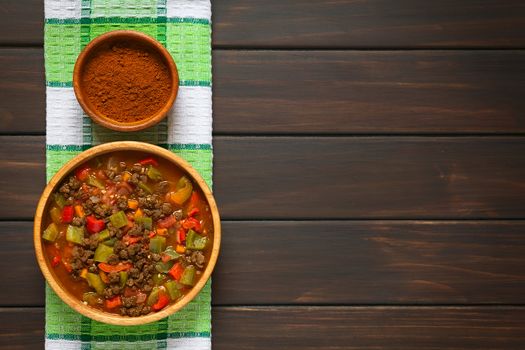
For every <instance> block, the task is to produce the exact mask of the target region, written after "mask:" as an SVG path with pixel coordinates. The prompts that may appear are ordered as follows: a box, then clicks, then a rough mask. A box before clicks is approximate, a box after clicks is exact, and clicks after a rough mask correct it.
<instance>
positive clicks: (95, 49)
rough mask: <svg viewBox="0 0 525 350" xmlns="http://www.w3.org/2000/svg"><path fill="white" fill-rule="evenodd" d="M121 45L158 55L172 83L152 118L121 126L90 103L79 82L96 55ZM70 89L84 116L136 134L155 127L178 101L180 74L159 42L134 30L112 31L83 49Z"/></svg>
mask: <svg viewBox="0 0 525 350" xmlns="http://www.w3.org/2000/svg"><path fill="white" fill-rule="evenodd" d="M121 42H126V43H132V44H136V45H140V46H142V47H145V48H147V49H148V50H152V51H153V52H155V53H157V54H158V55H159V57H160V59H161V60H162V61H163V63H164V64H165V65H166V67H167V68H168V72H169V75H170V80H171V92H170V95H169V98H168V100H167V101H166V103H165V104H164V106H163V107H162V108H161V109H159V110H158V111H157V112H156V113H154V114H152V115H151V116H148V117H147V118H145V119H143V120H140V121H137V122H132V123H121V122H118V121H116V120H113V119H110V118H109V117H107V116H104V115H102V114H101V113H100V112H99V111H97V109H96V108H95V107H94V106H93V105H92V104H91V102H90V101H89V99H88V97H87V96H86V93H85V87H84V86H83V83H82V75H83V74H84V70H85V67H86V65H87V63H88V62H89V61H90V60H91V59H92V58H93V57H94V56H95V55H96V54H97V53H99V52H101V51H103V50H111V48H112V47H113V45H114V44H115V43H121ZM73 89H74V91H75V95H76V97H77V99H78V102H79V103H80V106H81V107H82V109H83V110H84V112H86V114H87V115H89V116H90V117H91V119H93V121H95V122H96V123H98V124H100V125H102V126H104V127H106V128H109V129H112V130H116V131H137V130H142V129H145V128H148V127H150V126H152V125H155V124H156V123H158V122H160V121H161V120H162V119H163V118H164V117H166V115H167V113H168V112H169V110H170V109H171V107H172V106H173V103H174V102H175V99H176V98H177V92H178V90H179V73H178V71H177V66H176V65H175V62H174V61H173V58H172V57H171V55H170V53H169V52H168V51H167V50H166V48H164V46H162V44H160V43H159V42H158V41H156V40H155V39H153V38H151V37H150V36H148V35H146V34H143V33H140V32H136V31H133V30H115V31H112V32H108V33H106V34H102V35H100V36H98V37H96V38H95V39H94V40H92V41H91V42H90V43H89V44H88V45H87V46H86V47H85V48H84V50H82V52H81V53H80V55H79V56H78V58H77V61H76V63H75V68H74V71H73Z"/></svg>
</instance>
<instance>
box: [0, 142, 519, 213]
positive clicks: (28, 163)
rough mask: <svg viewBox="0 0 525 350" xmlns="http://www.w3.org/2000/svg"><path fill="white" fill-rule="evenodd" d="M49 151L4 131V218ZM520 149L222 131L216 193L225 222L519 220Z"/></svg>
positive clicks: (18, 204)
mask: <svg viewBox="0 0 525 350" xmlns="http://www.w3.org/2000/svg"><path fill="white" fill-rule="evenodd" d="M43 148H44V137H42V136H26V137H21V136H2V137H0V159H3V160H4V166H3V167H0V188H1V190H0V200H1V202H2V203H9V205H6V206H2V207H1V208H0V219H2V218H3V219H7V218H16V219H27V218H30V217H32V216H33V214H34V209H35V206H36V203H37V200H38V198H39V194H40V193H41V191H42V188H43V185H44V161H45V157H44V155H43ZM523 154H525V138H523V137H216V138H215V139H214V155H215V156H214V164H215V169H214V171H215V173H214V184H215V186H214V190H215V195H216V198H217V201H218V203H219V206H220V209H221V214H222V217H223V218H224V219H288V220H289V219H401V218H405V219H477V218H494V219H508V218H523V217H524V216H523V213H524V212H525V202H524V201H523V198H524V197H525V187H524V186H523V179H524V178H525V158H524V157H523V156H522V155H523ZM13 179H16V182H15V181H13ZM327 200H328V201H329V202H328V203H327Z"/></svg>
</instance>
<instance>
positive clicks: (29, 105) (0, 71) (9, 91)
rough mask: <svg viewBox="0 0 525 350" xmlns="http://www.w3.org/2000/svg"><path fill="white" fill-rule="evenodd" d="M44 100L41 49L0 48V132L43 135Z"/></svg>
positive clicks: (42, 53)
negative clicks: (37, 133)
mask: <svg viewBox="0 0 525 350" xmlns="http://www.w3.org/2000/svg"><path fill="white" fill-rule="evenodd" d="M1 6H2V5H0V7H1ZM0 23H2V21H0ZM2 24H3V23H2ZM2 24H0V26H1V25H2ZM0 33H3V31H2V30H1V29H0ZM45 101H46V96H45V82H44V52H43V51H42V49H28V48H25V49H0V133H35V132H39V133H44V132H45V125H46V124H45V121H46V119H45V118H46V116H45V113H46V105H45Z"/></svg>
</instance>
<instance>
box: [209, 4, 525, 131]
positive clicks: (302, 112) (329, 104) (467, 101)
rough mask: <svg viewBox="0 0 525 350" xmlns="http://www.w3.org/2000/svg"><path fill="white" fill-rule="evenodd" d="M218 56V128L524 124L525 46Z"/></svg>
mask: <svg viewBox="0 0 525 350" xmlns="http://www.w3.org/2000/svg"><path fill="white" fill-rule="evenodd" d="M392 4H394V3H392ZM213 58H214V130H215V132H217V133H223V134H236V133H249V134H269V133H271V134H283V133H286V134H297V133H312V134H322V133H328V134H345V133H353V134H356V133H357V134H359V133H366V134H392V133H438V134H439V133H465V132H467V133H498V132H511V133H523V132H525V116H524V113H523V111H524V110H525V101H524V99H523V98H521V95H522V90H523V89H522V87H523V84H524V83H525V66H524V65H523V61H524V60H525V52H522V51H504V52H503V51H471V52H469V51H459V52H457V51H384V52H378V51H375V52H374V51H361V52H359V51H328V52H326V51H325V52H323V51H307V52H306V51H298V52H296V51H283V52H281V51H280V52H275V51H240V52H239V51H215V53H214V56H213Z"/></svg>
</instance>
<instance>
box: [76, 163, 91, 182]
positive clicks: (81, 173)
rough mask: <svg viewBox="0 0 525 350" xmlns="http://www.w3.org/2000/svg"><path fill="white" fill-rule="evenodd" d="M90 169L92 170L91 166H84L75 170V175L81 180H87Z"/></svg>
mask: <svg viewBox="0 0 525 350" xmlns="http://www.w3.org/2000/svg"><path fill="white" fill-rule="evenodd" d="M89 170H90V168H89V167H88V166H84V167H81V168H78V169H77V170H76V171H75V176H76V177H77V179H79V180H80V181H85V180H86V179H87V178H88V176H89Z"/></svg>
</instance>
